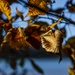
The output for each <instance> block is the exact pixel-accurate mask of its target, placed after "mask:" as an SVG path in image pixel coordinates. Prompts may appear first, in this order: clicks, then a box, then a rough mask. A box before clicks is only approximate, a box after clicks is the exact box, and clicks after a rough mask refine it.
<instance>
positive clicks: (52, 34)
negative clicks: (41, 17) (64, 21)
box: [41, 30, 63, 54]
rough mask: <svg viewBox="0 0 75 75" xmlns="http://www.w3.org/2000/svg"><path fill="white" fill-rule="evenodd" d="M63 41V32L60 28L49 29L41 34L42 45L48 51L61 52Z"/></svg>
mask: <svg viewBox="0 0 75 75" xmlns="http://www.w3.org/2000/svg"><path fill="white" fill-rule="evenodd" d="M62 41H63V34H62V32H61V31H59V30H55V31H53V30H49V31H48V32H46V33H44V34H42V35H41V43H42V47H43V48H44V49H45V50H46V51H47V52H52V53H55V54H56V53H58V54H59V53H60V52H61V51H60V50H61V47H62Z"/></svg>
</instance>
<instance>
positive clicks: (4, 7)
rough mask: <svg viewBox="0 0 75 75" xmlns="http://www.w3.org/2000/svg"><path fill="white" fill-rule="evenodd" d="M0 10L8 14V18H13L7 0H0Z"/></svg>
mask: <svg viewBox="0 0 75 75" xmlns="http://www.w3.org/2000/svg"><path fill="white" fill-rule="evenodd" d="M0 10H1V12H3V13H4V14H5V15H6V17H7V18H8V20H11V9H10V7H9V3H8V1H7V0H0Z"/></svg>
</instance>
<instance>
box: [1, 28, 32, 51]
mask: <svg viewBox="0 0 75 75" xmlns="http://www.w3.org/2000/svg"><path fill="white" fill-rule="evenodd" d="M22 33H23V32H22V31H21V29H20V28H17V29H16V28H12V29H10V30H9V31H8V32H7V34H6V35H5V36H4V40H3V43H2V44H1V46H4V45H9V46H11V47H12V48H16V49H17V50H20V49H21V48H22V47H31V45H30V44H29V43H28V42H27V41H26V37H25V36H24V35H23V34H22Z"/></svg>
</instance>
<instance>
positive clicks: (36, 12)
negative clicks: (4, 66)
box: [27, 0, 49, 16]
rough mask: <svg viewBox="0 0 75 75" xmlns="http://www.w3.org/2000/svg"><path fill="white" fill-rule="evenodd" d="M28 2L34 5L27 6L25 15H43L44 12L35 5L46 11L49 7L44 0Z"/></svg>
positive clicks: (30, 0)
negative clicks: (27, 9)
mask: <svg viewBox="0 0 75 75" xmlns="http://www.w3.org/2000/svg"><path fill="white" fill-rule="evenodd" d="M28 3H29V4H32V5H34V7H31V6H29V12H28V14H27V16H35V15H44V14H46V13H45V12H43V11H41V10H39V9H37V8H36V7H38V8H40V9H42V10H44V11H46V12H48V11H49V8H48V7H47V1H46V0H29V1H28Z"/></svg>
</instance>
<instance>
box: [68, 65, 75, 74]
mask: <svg viewBox="0 0 75 75" xmlns="http://www.w3.org/2000/svg"><path fill="white" fill-rule="evenodd" d="M68 73H69V75H75V71H74V69H73V68H70V66H68Z"/></svg>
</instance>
